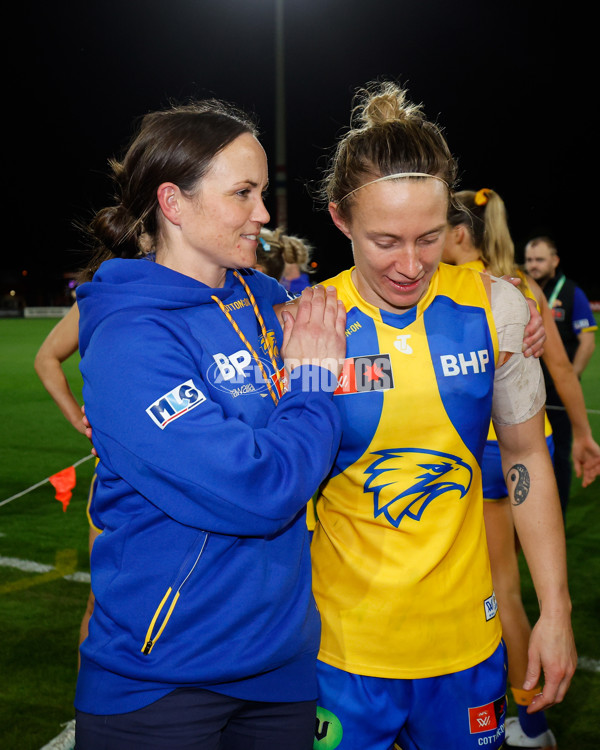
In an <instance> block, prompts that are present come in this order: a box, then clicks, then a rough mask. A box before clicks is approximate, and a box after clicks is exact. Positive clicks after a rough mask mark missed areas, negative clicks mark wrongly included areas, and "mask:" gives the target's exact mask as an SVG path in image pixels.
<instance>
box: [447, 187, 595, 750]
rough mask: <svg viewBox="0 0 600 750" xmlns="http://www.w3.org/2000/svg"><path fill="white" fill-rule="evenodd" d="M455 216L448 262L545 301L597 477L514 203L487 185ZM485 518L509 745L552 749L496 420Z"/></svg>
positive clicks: (589, 474) (560, 380)
mask: <svg viewBox="0 0 600 750" xmlns="http://www.w3.org/2000/svg"><path fill="white" fill-rule="evenodd" d="M455 197H456V199H457V201H458V203H457V204H455V205H453V206H452V207H451V210H450V214H449V217H448V223H449V231H448V235H447V238H446V246H445V248H444V254H443V260H444V261H445V262H446V263H451V264H454V265H460V266H463V267H469V268H474V269H475V270H477V271H480V272H487V273H490V274H491V275H493V276H504V275H506V274H511V275H513V274H516V275H518V276H519V277H520V278H521V280H522V282H521V283H522V287H521V288H522V291H523V293H524V294H525V295H527V296H529V297H530V298H532V299H534V300H535V301H536V303H537V304H538V305H539V307H540V310H541V312H542V317H543V320H544V326H545V329H546V336H547V340H546V344H545V349H544V355H543V359H544V363H545V364H546V366H547V367H548V370H549V371H550V372H551V373H552V377H553V380H554V382H555V383H556V385H557V388H558V390H559V391H560V393H561V394H562V396H563V398H564V403H565V406H566V408H567V411H568V414H569V416H570V419H571V420H572V423H573V429H574V434H575V435H576V439H575V441H574V444H573V461H574V464H575V467H576V471H577V474H578V476H583V485H584V487H585V486H587V485H588V484H589V483H590V482H592V481H593V480H594V478H595V476H596V475H597V473H598V471H599V470H600V466H599V458H600V446H598V444H597V443H596V442H595V441H594V439H593V437H592V431H591V427H590V424H589V421H588V418H587V414H586V410H585V403H584V399H583V392H582V390H581V385H580V383H579V380H578V379H577V376H576V375H575V371H574V370H573V367H572V366H571V363H570V362H569V359H568V357H567V353H566V351H565V348H564V346H563V344H562V341H561V339H560V335H559V333H558V329H557V328H556V323H555V322H554V318H553V316H552V314H551V311H550V308H549V307H548V304H547V301H546V298H545V296H544V294H543V292H542V290H541V289H540V287H539V286H538V285H537V284H536V282H535V281H534V280H533V279H531V278H529V277H526V276H525V274H523V272H522V271H519V270H518V269H517V268H516V266H515V260H514V256H515V253H514V244H513V241H512V238H511V236H510V231H509V228H508V221H507V216H506V209H505V206H504V202H503V200H502V198H501V197H500V195H498V193H497V192H495V191H494V190H490V189H488V188H483V189H481V190H478V191H474V190H463V191H460V192H459V193H457V194H456V196H455ZM545 427H546V439H547V441H548V442H549V445H551V443H552V437H551V435H552V428H551V426H550V422H549V420H548V417H546V419H545ZM482 474H483V497H484V506H483V516H484V519H485V526H486V535H487V542H488V548H489V552H490V562H491V567H492V579H493V582H494V591H495V592H496V599H497V601H498V608H499V614H500V619H501V622H502V634H503V638H504V641H505V643H506V646H507V651H508V675H509V682H510V685H511V692H512V695H513V698H514V701H515V704H516V705H517V708H518V717H517V718H511V719H508V721H507V723H506V746H507V747H536V748H543V750H550V749H551V748H555V747H556V739H555V737H554V735H553V733H552V731H551V730H550V729H549V728H548V723H547V720H546V716H545V712H544V711H538V712H535V713H528V708H529V706H530V704H531V702H532V700H533V698H534V697H535V695H537V694H538V693H539V691H540V688H539V686H536V687H535V688H534V689H533V690H528V691H526V690H523V689H522V685H523V682H524V681H525V674H526V670H527V646H528V643H529V637H530V634H531V627H530V625H529V620H528V619H527V614H526V612H525V608H524V606H523V601H522V599H521V587H520V577H519V567H518V559H517V550H516V548H515V543H514V526H513V521H512V514H511V511H510V506H509V499H508V491H507V489H506V483H505V481H504V476H503V473H502V466H501V462H500V453H499V450H498V441H497V440H496V435H495V432H494V427H493V425H490V432H489V435H488V440H487V442H486V446H485V449H484V452H483V464H482Z"/></svg>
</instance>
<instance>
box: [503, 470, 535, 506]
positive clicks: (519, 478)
mask: <svg viewBox="0 0 600 750" xmlns="http://www.w3.org/2000/svg"><path fill="white" fill-rule="evenodd" d="M530 485H531V481H530V479H529V472H528V471H527V468H526V467H525V466H523V464H514V466H511V467H510V469H509V470H508V471H507V472H506V486H507V487H508V488H509V489H510V487H511V486H512V487H513V505H521V504H522V503H524V502H525V500H527V496H528V495H529V487H530Z"/></svg>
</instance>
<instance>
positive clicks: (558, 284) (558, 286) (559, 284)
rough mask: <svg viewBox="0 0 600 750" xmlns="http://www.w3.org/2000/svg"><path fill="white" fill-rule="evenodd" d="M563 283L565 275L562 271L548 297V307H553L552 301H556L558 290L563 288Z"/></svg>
mask: <svg viewBox="0 0 600 750" xmlns="http://www.w3.org/2000/svg"><path fill="white" fill-rule="evenodd" d="M564 283H565V275H564V273H563V274H562V276H561V277H560V279H559V280H558V281H557V282H556V286H555V287H554V289H553V291H552V294H551V295H550V296H549V297H548V307H549V308H550V309H552V308H553V306H554V302H555V301H556V298H557V297H558V295H559V294H560V290H561V289H562V288H563V285H564Z"/></svg>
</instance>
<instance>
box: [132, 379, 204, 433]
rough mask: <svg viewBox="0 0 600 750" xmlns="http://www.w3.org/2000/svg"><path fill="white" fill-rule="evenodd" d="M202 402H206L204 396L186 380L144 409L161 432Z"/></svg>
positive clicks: (190, 381)
mask: <svg viewBox="0 0 600 750" xmlns="http://www.w3.org/2000/svg"><path fill="white" fill-rule="evenodd" d="M203 401H206V396H205V395H204V394H203V393H202V391H200V390H198V388H196V386H195V385H194V381H193V380H186V381H185V383H182V384H181V385H178V386H177V387H176V388H173V390H172V391H169V392H168V393H165V395H164V396H161V397H160V398H159V399H157V400H156V401H155V402H154V403H153V404H151V405H150V406H149V407H148V408H147V409H146V413H147V414H148V415H149V416H150V417H151V418H152V421H153V422H154V423H155V424H157V425H158V426H159V427H160V429H161V430H164V429H165V427H166V426H167V425H168V424H169V423H170V422H172V421H173V420H174V419H177V417H180V416H181V415H182V414H185V413H186V412H188V411H191V410H192V409H194V408H195V407H196V406H198V404H201V403H202V402H203Z"/></svg>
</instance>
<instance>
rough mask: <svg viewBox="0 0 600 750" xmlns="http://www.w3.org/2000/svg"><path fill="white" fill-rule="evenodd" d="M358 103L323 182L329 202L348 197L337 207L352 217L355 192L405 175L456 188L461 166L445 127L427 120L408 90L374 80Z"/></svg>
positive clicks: (359, 95) (358, 96)
mask: <svg viewBox="0 0 600 750" xmlns="http://www.w3.org/2000/svg"><path fill="white" fill-rule="evenodd" d="M354 102H355V103H354V106H353V108H352V113H351V117H350V129H349V130H348V132H347V133H346V134H345V135H344V136H343V137H341V138H340V140H339V141H338V144H337V146H336V148H335V151H334V154H333V157H332V159H331V162H330V165H329V168H328V169H327V171H326V173H325V175H324V178H323V181H322V185H321V197H322V198H323V200H324V201H325V202H327V203H329V202H330V201H331V202H333V203H336V204H340V201H341V200H342V199H343V198H345V197H346V196H347V199H346V200H343V202H342V203H341V204H340V205H338V212H339V213H341V214H346V215H347V214H349V213H350V211H351V207H352V204H353V201H354V196H353V195H351V193H353V192H354V191H356V190H357V189H358V188H359V187H361V186H362V185H363V184H364V183H365V182H367V181H370V180H374V179H377V178H379V177H385V176H387V175H393V174H400V173H403V172H421V173H423V174H426V175H434V176H437V177H440V178H441V179H443V180H444V181H445V182H446V183H447V184H448V186H449V187H450V189H451V188H452V186H453V184H454V181H455V179H456V170H457V166H456V161H455V160H454V158H453V157H452V154H451V153H450V150H449V148H448V145H447V143H446V141H445V139H444V137H443V135H442V132H441V129H440V128H439V127H438V126H437V125H435V124H434V123H432V122H430V121H429V120H427V119H426V117H425V115H424V113H423V110H422V105H420V104H413V103H412V102H410V101H408V98H407V92H406V90H405V89H402V88H400V86H398V85H397V84H396V83H393V82H390V81H387V82H385V81H384V82H374V83H371V84H368V85H367V86H366V87H364V88H361V89H359V90H358V91H357V93H356V95H355V98H354ZM407 179H423V178H421V177H409V178H407Z"/></svg>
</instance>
